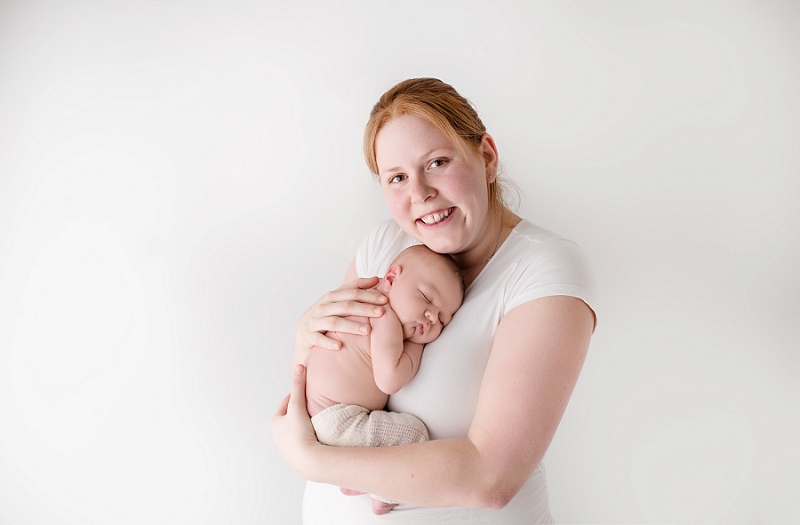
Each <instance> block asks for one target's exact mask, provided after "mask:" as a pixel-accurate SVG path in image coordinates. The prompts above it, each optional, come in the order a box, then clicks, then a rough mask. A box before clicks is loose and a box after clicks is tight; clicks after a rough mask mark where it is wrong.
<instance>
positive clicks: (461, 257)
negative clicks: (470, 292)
mask: <svg viewBox="0 0 800 525" xmlns="http://www.w3.org/2000/svg"><path fill="white" fill-rule="evenodd" d="M520 220H521V219H520V218H519V217H518V216H517V215H516V214H514V213H512V212H510V211H508V210H502V211H500V213H497V214H492V215H490V216H489V217H488V221H489V225H488V226H487V228H486V232H485V233H484V235H483V238H482V239H481V240H480V241H479V242H478V245H477V246H476V247H475V248H473V249H472V250H469V251H468V252H464V253H460V254H454V255H453V258H454V259H455V261H456V263H457V264H458V266H459V268H461V274H462V275H463V276H464V285H465V286H469V284H470V283H471V282H472V281H474V280H475V278H476V277H477V276H478V275H479V274H480V273H481V271H482V270H483V268H484V267H485V266H486V265H487V264H488V263H489V261H490V260H491V259H492V257H494V255H495V254H496V253H497V250H499V249H500V246H502V244H503V242H505V240H506V238H507V237H508V235H509V234H510V233H511V230H512V229H513V228H514V226H516V225H517V223H519V221H520Z"/></svg>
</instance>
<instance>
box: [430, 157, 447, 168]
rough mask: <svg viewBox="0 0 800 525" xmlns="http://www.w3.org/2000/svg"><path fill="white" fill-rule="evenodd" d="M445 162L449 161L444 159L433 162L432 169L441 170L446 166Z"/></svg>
mask: <svg viewBox="0 0 800 525" xmlns="http://www.w3.org/2000/svg"><path fill="white" fill-rule="evenodd" d="M445 162H447V161H446V160H444V159H436V160H434V161H433V162H431V168H440V167H442V166H444V165H445Z"/></svg>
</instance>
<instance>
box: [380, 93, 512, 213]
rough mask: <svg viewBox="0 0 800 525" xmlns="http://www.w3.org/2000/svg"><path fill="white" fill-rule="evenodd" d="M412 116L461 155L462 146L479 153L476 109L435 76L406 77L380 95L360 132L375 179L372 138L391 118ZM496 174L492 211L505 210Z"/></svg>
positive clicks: (481, 130) (491, 186) (491, 187)
mask: <svg viewBox="0 0 800 525" xmlns="http://www.w3.org/2000/svg"><path fill="white" fill-rule="evenodd" d="M401 115H416V116H418V117H422V118H424V119H425V120H427V121H428V122H430V123H431V124H433V125H434V126H436V127H437V128H439V130H440V131H441V132H442V133H444V134H445V135H447V137H449V138H450V140H452V141H453V144H455V146H456V147H457V148H458V149H459V151H460V152H461V154H462V155H464V156H466V149H467V148H471V149H472V150H473V152H479V151H480V146H481V141H482V139H483V135H484V134H485V133H486V126H484V125H483V122H481V119H480V117H479V116H478V112H477V111H475V108H474V107H473V106H472V104H471V103H470V102H469V100H467V99H466V98H464V97H462V96H461V95H459V94H458V92H457V91H456V90H455V89H454V88H453V86H451V85H450V84H446V83H445V82H442V81H441V80H439V79H438V78H410V79H408V80H404V81H402V82H400V83H399V84H397V85H395V86H394V87H392V88H391V89H389V91H387V92H386V93H384V94H383V95H381V98H380V99H379V100H378V102H377V103H376V104H375V105H374V106H373V107H372V111H371V112H370V114H369V121H368V122H367V127H366V130H365V131H364V157H365V158H366V160H367V166H368V167H369V169H370V171H371V172H372V174H373V175H374V176H375V178H376V179H377V178H378V161H377V159H376V155H375V139H376V137H377V136H378V132H379V131H380V130H381V128H383V126H384V125H385V124H386V123H387V122H389V121H390V120H392V119H393V118H395V117H399V116H401ZM498 179H499V177H496V178H495V179H494V180H492V182H490V183H489V206H490V208H491V209H494V210H495V211H503V210H505V209H507V206H506V202H505V199H504V198H503V197H504V196H503V191H502V188H500V187H499V185H498Z"/></svg>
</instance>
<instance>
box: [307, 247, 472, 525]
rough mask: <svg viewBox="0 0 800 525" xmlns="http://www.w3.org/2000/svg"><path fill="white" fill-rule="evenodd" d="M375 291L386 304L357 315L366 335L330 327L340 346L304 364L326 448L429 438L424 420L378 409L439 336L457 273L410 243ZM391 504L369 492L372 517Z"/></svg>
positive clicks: (458, 286) (457, 300)
mask: <svg viewBox="0 0 800 525" xmlns="http://www.w3.org/2000/svg"><path fill="white" fill-rule="evenodd" d="M375 289H376V290H378V291H380V292H382V293H383V294H384V295H386V297H387V298H388V304H386V305H385V309H386V312H385V313H384V315H383V316H381V317H375V318H363V317H362V318H358V319H359V320H360V321H361V322H364V323H367V322H368V323H369V324H370V325H371V327H372V330H371V333H370V335H352V334H346V333H340V332H328V333H327V336H328V337H331V338H333V339H337V340H339V341H341V343H342V348H341V350H339V351H332V350H327V349H325V348H319V347H314V348H312V349H311V351H310V353H309V354H308V357H307V359H306V362H305V365H306V367H307V369H308V372H307V374H308V375H307V383H306V400H307V406H308V413H309V415H311V422H312V424H313V425H314V430H315V431H316V433H317V439H319V441H320V443H323V444H325V445H333V446H340V447H348V446H349V447H357V446H370V447H376V446H377V447H381V446H392V445H401V444H405V443H415V442H420V441H427V440H428V430H427V429H426V428H425V425H424V424H423V423H422V421H420V420H419V419H417V418H416V417H414V416H412V415H411V414H402V413H397V412H385V411H383V410H382V409H383V408H384V407H385V406H386V401H387V400H388V398H389V395H390V394H394V393H395V392H397V391H398V390H400V389H401V388H402V387H403V386H404V385H405V384H406V383H408V382H409V381H410V380H411V379H412V378H413V377H414V375H415V374H416V373H417V370H418V369H419V363H420V359H421V357H422V349H423V348H424V345H425V344H426V343H430V342H431V341H433V340H434V339H436V338H437V337H439V334H440V333H441V332H442V329H443V328H444V327H445V326H446V325H447V324H448V323H449V322H450V320H451V319H452V317H453V314H455V312H456V310H458V308H459V307H460V306H461V300H462V299H463V297H464V284H463V279H462V277H461V272H460V271H459V269H458V266H457V265H456V263H455V261H453V259H452V258H451V257H450V256H448V255H441V254H438V253H436V252H433V251H431V250H430V249H429V248H427V247H425V246H424V245H416V246H411V247H410V248H406V249H405V250H403V251H402V252H401V253H400V255H398V256H397V257H396V258H395V260H394V261H392V265H391V266H390V267H389V270H388V271H387V272H386V275H385V276H384V277H383V279H381V280H380V282H378V284H377V285H375ZM343 492H345V493H351V494H352V493H354V492H353V491H345V490H343ZM396 504H397V502H396V501H391V500H387V499H385V498H381V497H379V496H374V495H373V505H372V509H373V512H374V513H376V514H385V513H386V512H389V511H390V510H391V509H392V508H393V507H394V506H395V505H396Z"/></svg>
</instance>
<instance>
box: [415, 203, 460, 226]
mask: <svg viewBox="0 0 800 525" xmlns="http://www.w3.org/2000/svg"><path fill="white" fill-rule="evenodd" d="M455 209H456V208H455V206H451V207H450V208H444V209H442V210H437V211H435V212H432V213H429V214H427V215H423V216H422V217H420V218H419V219H417V222H421V223H422V224H424V225H425V226H436V225H438V224H441V223H443V222H445V221H446V220H447V219H448V218H450V216H451V215H453V212H454V211H455Z"/></svg>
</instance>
